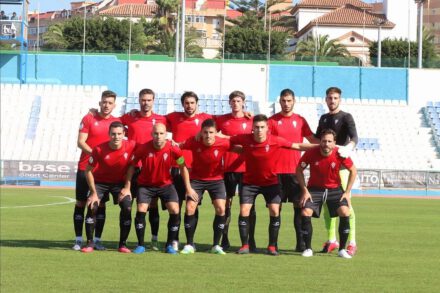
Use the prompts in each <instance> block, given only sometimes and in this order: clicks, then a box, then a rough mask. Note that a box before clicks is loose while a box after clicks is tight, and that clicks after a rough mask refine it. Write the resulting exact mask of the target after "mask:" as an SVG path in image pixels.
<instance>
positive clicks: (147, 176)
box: [131, 141, 182, 187]
mask: <svg viewBox="0 0 440 293" xmlns="http://www.w3.org/2000/svg"><path fill="white" fill-rule="evenodd" d="M180 157H182V151H181V150H180V149H179V148H178V147H175V146H172V144H171V142H170V141H167V142H166V144H165V146H164V147H163V148H162V149H160V150H158V149H155V148H154V145H153V141H149V142H147V143H146V144H142V145H138V146H137V147H136V150H135V152H134V155H133V158H132V161H131V164H132V165H133V166H136V165H137V163H138V161H141V162H142V168H141V173H140V174H139V176H138V179H137V182H138V184H139V185H142V186H149V187H162V186H165V185H169V184H171V183H172V179H171V174H170V169H171V166H172V165H173V163H175V162H176V160H177V159H179V158H180Z"/></svg>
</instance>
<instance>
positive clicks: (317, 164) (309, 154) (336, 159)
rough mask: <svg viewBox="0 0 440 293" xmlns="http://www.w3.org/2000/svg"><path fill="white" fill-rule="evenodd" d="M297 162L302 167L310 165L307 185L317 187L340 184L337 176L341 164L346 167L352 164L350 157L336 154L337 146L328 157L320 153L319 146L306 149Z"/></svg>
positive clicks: (329, 186) (334, 186)
mask: <svg viewBox="0 0 440 293" xmlns="http://www.w3.org/2000/svg"><path fill="white" fill-rule="evenodd" d="M299 163H300V164H301V167H302V168H305V167H307V165H310V178H309V182H308V183H307V187H317V188H337V187H339V186H341V178H340V176H339V170H340V169H341V165H343V166H345V167H346V168H351V167H352V166H353V161H352V160H351V159H350V158H342V157H341V156H340V155H339V154H338V148H337V147H336V148H334V149H333V151H332V153H331V154H330V156H328V157H325V156H323V155H322V154H321V151H320V148H319V147H316V148H313V149H311V150H308V151H306V152H305V153H304V155H303V156H302V157H301V159H300V161H299Z"/></svg>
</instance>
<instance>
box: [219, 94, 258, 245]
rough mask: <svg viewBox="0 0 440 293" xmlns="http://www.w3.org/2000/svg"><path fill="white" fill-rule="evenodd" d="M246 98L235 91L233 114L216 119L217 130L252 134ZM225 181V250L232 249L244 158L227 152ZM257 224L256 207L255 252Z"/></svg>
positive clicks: (252, 216)
mask: <svg viewBox="0 0 440 293" xmlns="http://www.w3.org/2000/svg"><path fill="white" fill-rule="evenodd" d="M245 99H246V96H245V95H244V93H243V92H241V91H233V92H232V93H231V94H230V95H229V105H230V106H231V113H229V114H225V115H221V116H217V117H215V121H216V124H217V130H218V131H221V133H222V134H224V135H227V136H235V135H238V134H250V133H251V132H252V119H249V118H250V117H247V116H246V115H245V113H244V112H243V109H244V103H245ZM224 168H225V174H224V180H225V187H226V210H225V216H226V223H225V228H224V230H223V235H222V242H221V246H222V248H223V249H224V250H227V249H228V248H229V247H230V243H229V238H228V230H229V223H230V222H231V207H232V199H233V197H234V196H235V192H236V190H237V186H238V187H239V189H240V188H241V185H242V180H243V173H244V171H245V164H244V159H243V156H241V155H239V154H237V153H235V152H227V153H226V154H225V157H224ZM255 222H256V213H255V205H252V209H251V211H250V215H249V249H250V250H251V251H255V249H256V244H255V237H254V234H255Z"/></svg>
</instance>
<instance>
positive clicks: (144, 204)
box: [124, 123, 195, 254]
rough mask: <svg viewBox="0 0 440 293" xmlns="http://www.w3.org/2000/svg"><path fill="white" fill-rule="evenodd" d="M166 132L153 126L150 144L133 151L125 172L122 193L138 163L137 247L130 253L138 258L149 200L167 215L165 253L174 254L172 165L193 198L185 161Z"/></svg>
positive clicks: (175, 211)
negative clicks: (157, 202)
mask: <svg viewBox="0 0 440 293" xmlns="http://www.w3.org/2000/svg"><path fill="white" fill-rule="evenodd" d="M166 136H167V131H166V127H165V125H164V124H162V123H156V124H155V125H154V126H153V130H152V137H153V140H152V141H149V142H147V143H146V144H142V145H138V146H137V147H136V150H135V153H134V156H133V160H132V163H131V166H130V167H129V169H128V171H127V177H126V182H125V188H124V191H125V190H127V191H128V190H130V185H131V181H132V177H133V174H134V172H135V167H136V166H137V165H138V162H139V161H141V162H142V168H141V172H140V174H139V176H138V178H137V183H138V184H137V186H138V197H137V212H136V218H135V227H136V235H137V238H138V246H137V247H136V248H135V249H134V250H133V252H134V253H137V254H140V253H143V252H145V246H144V235H145V216H146V212H147V210H148V207H149V204H150V203H151V202H152V200H153V199H155V198H156V199H157V197H160V198H161V200H162V202H164V203H165V206H166V207H167V209H168V212H169V220H168V237H167V243H166V246H165V247H166V248H165V251H166V252H167V253H170V254H177V251H176V250H175V249H174V248H173V245H172V244H173V241H176V239H177V233H178V232H179V226H180V217H179V212H180V210H179V197H178V195H177V192H176V189H175V188H174V185H173V184H172V180H171V174H170V169H171V166H172V164H173V163H174V162H175V163H177V164H178V166H179V168H180V174H182V178H183V181H184V184H185V187H186V193H187V194H190V195H193V194H194V193H195V192H194V190H192V188H191V185H190V183H189V175H188V170H187V169H186V167H185V159H184V158H183V155H182V151H181V150H180V149H179V148H178V147H176V146H173V145H172V144H171V142H170V141H168V140H166Z"/></svg>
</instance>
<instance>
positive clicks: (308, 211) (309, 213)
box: [301, 208, 313, 217]
mask: <svg viewBox="0 0 440 293" xmlns="http://www.w3.org/2000/svg"><path fill="white" fill-rule="evenodd" d="M301 215H302V216H304V217H311V216H312V215H313V210H312V209H306V208H304V209H302V211H301Z"/></svg>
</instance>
